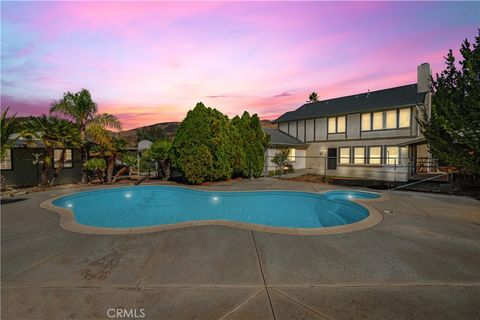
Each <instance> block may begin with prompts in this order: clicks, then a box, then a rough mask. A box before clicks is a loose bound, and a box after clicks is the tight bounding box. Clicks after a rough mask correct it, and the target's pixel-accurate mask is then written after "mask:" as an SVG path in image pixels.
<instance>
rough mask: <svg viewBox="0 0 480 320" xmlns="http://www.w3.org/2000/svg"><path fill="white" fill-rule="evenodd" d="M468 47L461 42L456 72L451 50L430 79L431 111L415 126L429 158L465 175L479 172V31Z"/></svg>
mask: <svg viewBox="0 0 480 320" xmlns="http://www.w3.org/2000/svg"><path fill="white" fill-rule="evenodd" d="M475 40H476V43H475V44H474V45H473V46H472V45H471V44H470V43H469V42H468V40H465V41H464V42H463V44H462V47H461V49H460V53H461V55H462V57H463V60H462V61H460V62H459V63H460V69H457V67H456V64H455V57H454V56H453V53H452V50H450V51H449V53H448V55H447V57H446V58H445V60H446V61H445V62H446V65H447V67H446V69H445V70H444V71H442V73H441V74H436V77H435V79H432V84H431V85H432V89H433V96H432V108H431V112H430V115H429V112H428V110H423V111H424V112H423V117H420V119H419V123H420V127H421V130H422V133H423V134H424V135H425V138H426V140H427V143H428V145H429V148H430V151H431V152H432V155H433V156H434V157H435V158H437V159H439V160H440V161H441V162H443V163H445V164H449V165H453V166H456V167H459V168H460V169H462V170H463V171H464V172H465V173H478V172H480V30H479V35H478V36H477V37H476V38H475Z"/></svg>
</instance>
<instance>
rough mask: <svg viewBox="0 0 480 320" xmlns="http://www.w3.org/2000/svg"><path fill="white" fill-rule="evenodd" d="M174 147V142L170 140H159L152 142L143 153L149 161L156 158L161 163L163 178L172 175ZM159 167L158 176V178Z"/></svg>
mask: <svg viewBox="0 0 480 320" xmlns="http://www.w3.org/2000/svg"><path fill="white" fill-rule="evenodd" d="M171 149H172V143H171V142H170V141H168V140H157V141H155V142H153V143H152V145H151V146H150V148H148V149H147V150H146V151H145V153H144V154H143V158H144V159H147V160H149V161H151V160H154V161H155V162H157V163H158V164H159V165H160V170H161V171H162V175H163V178H165V179H167V178H168V176H169V175H170V163H169V158H170V152H171ZM158 171H159V170H158V169H157V170H156V172H157V178H158Z"/></svg>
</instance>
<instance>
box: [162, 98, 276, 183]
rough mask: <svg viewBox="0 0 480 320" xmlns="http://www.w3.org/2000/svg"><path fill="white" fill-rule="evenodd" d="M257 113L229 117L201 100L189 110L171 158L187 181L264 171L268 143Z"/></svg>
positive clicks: (216, 178)
mask: <svg viewBox="0 0 480 320" xmlns="http://www.w3.org/2000/svg"><path fill="white" fill-rule="evenodd" d="M267 141H268V140H267V138H266V135H265V134H264V132H263V130H262V128H261V126H260V120H259V119H258V117H257V115H253V116H252V117H250V115H249V114H248V113H247V112H245V113H244V114H243V115H242V117H238V116H237V117H235V118H234V119H233V120H232V121H229V119H228V117H227V116H225V115H224V114H222V113H221V112H219V111H218V110H216V109H212V108H207V107H205V105H203V103H198V104H197V105H196V106H195V108H194V109H193V110H190V111H189V112H188V113H187V116H186V117H185V119H184V120H183V121H182V123H181V124H180V126H179V127H178V129H177V133H176V135H175V138H174V140H173V143H172V149H171V162H172V165H173V167H174V168H175V169H177V170H178V171H179V172H181V174H182V175H183V177H184V179H185V181H186V182H188V183H193V184H199V183H202V182H204V181H218V180H224V179H230V178H231V177H232V176H245V177H249V176H250V175H253V176H259V175H261V174H262V170H263V163H264V151H265V146H266V144H267Z"/></svg>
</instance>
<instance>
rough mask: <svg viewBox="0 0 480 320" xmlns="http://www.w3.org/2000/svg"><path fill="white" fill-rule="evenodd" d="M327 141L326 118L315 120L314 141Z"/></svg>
mask: <svg viewBox="0 0 480 320" xmlns="http://www.w3.org/2000/svg"><path fill="white" fill-rule="evenodd" d="M326 139H327V118H318V119H315V141H323V140H326Z"/></svg>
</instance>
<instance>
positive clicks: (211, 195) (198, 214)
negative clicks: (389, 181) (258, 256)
mask: <svg viewBox="0 0 480 320" xmlns="http://www.w3.org/2000/svg"><path fill="white" fill-rule="evenodd" d="M378 197H379V194H377V193H371V192H359V191H330V192H326V193H323V194H318V193H308V192H294V191H252V192H220V191H200V190H192V189H187V188H182V187H172V186H142V187H128V188H114V189H103V190H95V191H87V192H80V193H76V194H72V195H69V196H64V197H60V198H57V199H55V200H53V201H52V202H51V204H53V207H49V208H50V209H54V210H55V208H54V207H55V206H56V207H57V208H58V207H61V208H64V209H68V210H71V211H72V212H73V219H74V222H75V223H77V224H81V225H84V226H89V227H95V228H109V229H111V228H115V229H131V228H145V227H154V226H168V225H176V224H180V225H181V224H185V223H195V222H212V221H216V222H219V221H223V222H231V223H239V224H244V225H245V224H247V225H257V226H265V227H267V228H268V227H269V228H282V229H285V228H292V229H295V230H298V229H305V230H307V229H318V228H329V227H335V226H342V225H347V224H352V223H356V222H359V221H362V220H364V219H366V218H367V217H368V216H369V210H367V209H366V208H365V207H364V206H362V205H360V204H358V203H356V202H353V200H355V199H372V198H378ZM45 207H48V206H45ZM56 211H58V210H56ZM64 211H65V210H64ZM203 224H206V223H203ZM220 224H222V223H220ZM254 229H255V228H254ZM257 229H258V228H257Z"/></svg>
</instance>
